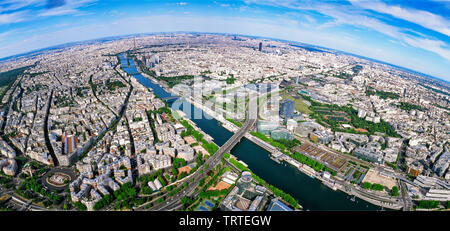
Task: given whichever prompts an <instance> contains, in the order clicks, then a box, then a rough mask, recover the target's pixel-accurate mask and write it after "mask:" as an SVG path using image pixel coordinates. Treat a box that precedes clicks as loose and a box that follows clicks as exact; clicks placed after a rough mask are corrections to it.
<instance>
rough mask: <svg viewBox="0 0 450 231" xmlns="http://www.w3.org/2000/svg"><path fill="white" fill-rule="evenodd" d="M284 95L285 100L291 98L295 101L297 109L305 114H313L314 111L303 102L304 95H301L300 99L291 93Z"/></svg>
mask: <svg viewBox="0 0 450 231" xmlns="http://www.w3.org/2000/svg"><path fill="white" fill-rule="evenodd" d="M282 97H283V100H284V99H290V100H292V101H294V103H295V110H297V111H299V112H301V113H305V114H311V113H312V111H311V110H309V107H308V105H306V104H305V103H304V102H303V98H302V97H300V98H298V99H294V98H293V97H292V96H290V95H282Z"/></svg>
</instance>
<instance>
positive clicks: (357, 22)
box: [0, 0, 450, 82]
mask: <svg viewBox="0 0 450 231" xmlns="http://www.w3.org/2000/svg"><path fill="white" fill-rule="evenodd" d="M56 3H58V4H56ZM448 15H450V4H447V3H446V2H441V1H415V2H413V3H412V2H408V1H401V0H396V1H388V2H386V1H382V0H376V1H370V2H367V1H357V0H348V1H331V2H330V1H314V2H311V1H309V0H303V1H300V0H299V1H295V0H294V1H290V0H289V1H288V0H282V1H272V0H245V1H239V0H234V1H226V2H221V1H214V2H209V3H205V2H203V1H198V0H192V1H182V2H179V1H173V0H172V1H164V2H154V1H127V2H123V1H118V0H111V1H107V2H105V1H99V0H82V1H75V0H65V1H54V0H48V1H47V2H42V1H38V0H27V1H19V0H8V1H4V2H2V3H0V31H2V32H0V57H2V59H5V58H9V57H11V56H19V55H22V54H26V53H30V52H33V51H36V50H42V49H45V48H50V47H54V46H58V45H62V44H67V43H72V42H79V41H89V40H95V39H100V38H105V37H115V36H124V35H130V34H143V33H156V32H157V33H167V32H177V31H193V32H194V31H198V32H199V33H224V34H241V35H248V36H257V37H267V38H276V39H282V40H288V41H295V42H300V43H304V44H310V45H313V46H319V47H323V48H326V49H332V50H337V51H342V52H345V53H349V54H352V55H357V56H362V57H366V58H369V59H374V60H379V61H381V62H384V63H388V64H391V65H395V66H398V67H403V68H405V69H409V70H413V71H415V72H418V73H423V74H425V75H429V76H432V77H436V78H440V79H442V80H444V81H447V82H448V81H450V75H449V74H448V73H450V37H449V36H450V19H449V16H448Z"/></svg>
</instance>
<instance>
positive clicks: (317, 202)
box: [120, 55, 381, 211]
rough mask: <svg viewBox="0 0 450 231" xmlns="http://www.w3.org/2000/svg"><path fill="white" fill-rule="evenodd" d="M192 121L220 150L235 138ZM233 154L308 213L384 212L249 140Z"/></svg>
mask: <svg viewBox="0 0 450 231" xmlns="http://www.w3.org/2000/svg"><path fill="white" fill-rule="evenodd" d="M120 61H121V64H122V68H123V70H125V71H126V72H127V73H129V74H133V77H135V78H136V79H137V80H138V81H139V82H140V83H141V84H143V85H144V86H146V87H150V88H152V89H153V91H154V92H155V94H156V95H158V97H160V98H165V97H168V96H171V94H170V93H168V92H166V91H165V90H164V89H163V88H162V87H160V86H159V85H157V84H154V83H153V82H152V81H151V80H149V79H147V78H145V77H144V76H142V75H140V74H135V73H137V72H138V71H137V69H136V66H135V63H134V61H133V60H131V59H130V60H129V61H130V65H129V66H128V61H127V59H126V58H125V57H124V56H123V55H120ZM183 106H184V107H190V109H191V110H187V112H185V113H186V114H187V115H186V116H187V117H188V118H191V117H190V115H191V113H203V112H202V111H201V109H199V108H196V107H194V106H193V105H191V104H190V103H188V102H183V104H182V106H181V107H180V109H179V110H182V108H183ZM191 120H192V121H193V122H195V123H196V124H197V126H198V127H199V128H201V129H202V130H203V131H204V132H205V133H207V134H209V135H210V136H211V137H213V138H214V142H215V143H216V144H217V145H219V146H221V145H223V144H224V143H225V142H226V141H227V140H228V139H229V138H230V137H231V136H232V133H231V132H230V131H228V130H226V129H225V128H223V127H222V126H221V124H220V123H219V122H218V121H217V120H215V119H205V118H203V119H191ZM231 154H233V155H234V156H236V157H237V158H238V159H239V160H242V161H244V162H245V163H246V164H247V165H248V167H249V168H250V169H251V170H252V171H253V172H254V173H255V174H256V175H258V176H259V177H261V178H262V179H264V180H265V181H266V182H267V183H269V184H272V185H274V186H275V187H277V188H280V189H281V190H283V191H284V192H286V193H289V194H290V195H292V196H293V197H294V198H296V199H297V200H298V202H299V203H300V205H302V206H303V209H304V210H322V211H323V210H328V211H330V210H331V211H332V210H355V211H362V210H369V211H374V210H380V209H381V208H380V207H378V206H375V205H372V204H370V203H368V202H365V201H363V200H361V199H359V198H356V199H355V201H354V202H353V201H351V200H350V198H351V197H350V196H349V195H347V194H346V193H344V192H341V191H333V190H332V189H330V188H328V187H327V186H325V185H323V184H322V183H321V182H320V181H319V180H316V179H313V178H311V177H309V176H307V175H306V174H304V173H302V172H300V171H299V170H298V169H296V168H295V167H293V166H291V165H289V164H287V163H285V162H282V163H281V164H278V163H276V162H275V161H273V160H271V159H270V158H269V155H270V153H269V152H267V151H266V150H264V149H262V148H261V147H259V146H258V145H256V144H254V143H253V142H251V141H249V140H248V139H246V138H245V137H244V138H242V140H241V142H240V143H238V144H237V145H236V146H235V147H234V148H233V149H232V150H231Z"/></svg>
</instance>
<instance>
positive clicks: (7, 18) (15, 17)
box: [0, 11, 27, 24]
mask: <svg viewBox="0 0 450 231" xmlns="http://www.w3.org/2000/svg"><path fill="white" fill-rule="evenodd" d="M26 13H27V11H17V12H14V13H10V14H0V24H9V23H16V22H21V21H24V20H25V14H26Z"/></svg>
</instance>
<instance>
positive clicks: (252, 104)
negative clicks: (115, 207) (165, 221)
mask: <svg viewBox="0 0 450 231" xmlns="http://www.w3.org/2000/svg"><path fill="white" fill-rule="evenodd" d="M256 100H257V97H252V98H250V100H249V107H248V108H249V110H248V113H247V116H246V121H245V123H244V124H243V125H242V127H241V128H240V129H239V130H238V131H237V132H236V133H234V135H233V136H232V137H231V138H230V139H228V141H227V142H225V144H223V145H222V146H221V147H220V148H219V149H218V150H217V151H216V153H214V155H212V156H211V157H209V158H208V159H207V160H206V162H205V163H204V165H203V166H208V168H206V169H203V168H199V169H197V171H196V172H194V173H193V174H192V175H190V176H189V178H192V179H194V182H193V183H191V184H189V186H188V187H187V188H184V189H183V190H182V191H180V193H178V194H177V195H175V196H173V197H170V198H168V199H167V200H166V201H165V202H163V203H161V204H157V205H155V206H153V207H152V208H150V210H153V211H160V210H171V209H174V208H175V207H178V204H179V203H180V200H181V198H183V197H184V196H187V195H190V194H192V193H194V191H195V188H197V186H198V185H199V182H200V180H201V179H203V178H204V177H205V176H206V174H207V173H208V172H209V171H210V170H212V169H213V168H214V167H215V166H216V165H217V164H218V163H219V162H220V160H221V159H222V157H223V154H224V153H226V152H229V151H230V150H231V149H232V148H233V147H234V146H235V145H236V144H237V143H238V142H239V141H240V140H241V139H242V137H243V136H244V135H245V134H246V133H247V132H248V131H250V130H251V129H252V128H253V127H254V126H255V124H256V121H257V119H258V107H257V101H256ZM201 169H203V171H200V170H201ZM179 187H183V185H182V184H180V185H179V186H178V187H177V188H179ZM167 194H168V193H166V194H164V195H163V196H162V197H163V198H167ZM140 209H142V208H139V209H138V210H140Z"/></svg>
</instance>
